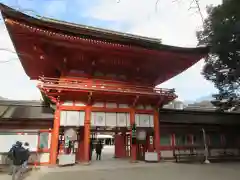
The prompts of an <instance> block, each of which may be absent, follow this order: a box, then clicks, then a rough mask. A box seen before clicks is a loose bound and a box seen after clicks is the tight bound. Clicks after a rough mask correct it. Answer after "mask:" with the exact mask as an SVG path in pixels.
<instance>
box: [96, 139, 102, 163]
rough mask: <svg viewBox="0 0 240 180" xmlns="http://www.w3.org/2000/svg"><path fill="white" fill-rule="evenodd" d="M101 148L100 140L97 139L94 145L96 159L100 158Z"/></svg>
mask: <svg viewBox="0 0 240 180" xmlns="http://www.w3.org/2000/svg"><path fill="white" fill-rule="evenodd" d="M102 148H103V146H102V142H101V140H99V141H98V143H97V145H96V154H97V157H96V160H101V155H102Z"/></svg>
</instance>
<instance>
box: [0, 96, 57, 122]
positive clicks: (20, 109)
mask: <svg viewBox="0 0 240 180" xmlns="http://www.w3.org/2000/svg"><path fill="white" fill-rule="evenodd" d="M53 113H54V111H53V110H52V109H51V108H49V107H47V106H45V105H43V104H42V102H41V101H12V100H4V101H0V119H2V120H4V119H43V120H44V119H53V117H54V115H53Z"/></svg>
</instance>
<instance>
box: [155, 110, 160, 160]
mask: <svg viewBox="0 0 240 180" xmlns="http://www.w3.org/2000/svg"><path fill="white" fill-rule="evenodd" d="M154 141H155V143H154V144H155V150H156V152H157V153H158V160H160V157H161V154H160V126H159V112H158V109H155V110H154Z"/></svg>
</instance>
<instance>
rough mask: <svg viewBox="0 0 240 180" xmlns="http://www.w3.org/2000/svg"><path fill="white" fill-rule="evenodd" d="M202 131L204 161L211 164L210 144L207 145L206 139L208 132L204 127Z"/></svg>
mask: <svg viewBox="0 0 240 180" xmlns="http://www.w3.org/2000/svg"><path fill="white" fill-rule="evenodd" d="M202 133H203V143H204V155H205V160H204V163H205V164H209V163H210V162H209V160H208V145H207V140H206V132H205V129H204V128H202Z"/></svg>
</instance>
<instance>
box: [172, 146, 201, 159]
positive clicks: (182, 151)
mask: <svg viewBox="0 0 240 180" xmlns="http://www.w3.org/2000/svg"><path fill="white" fill-rule="evenodd" d="M173 155H174V158H175V161H176V162H177V163H178V162H193V161H197V162H204V160H205V156H204V152H203V149H202V148H199V147H192V146H187V147H182V148H180V147H175V148H174V154H173Z"/></svg>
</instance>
